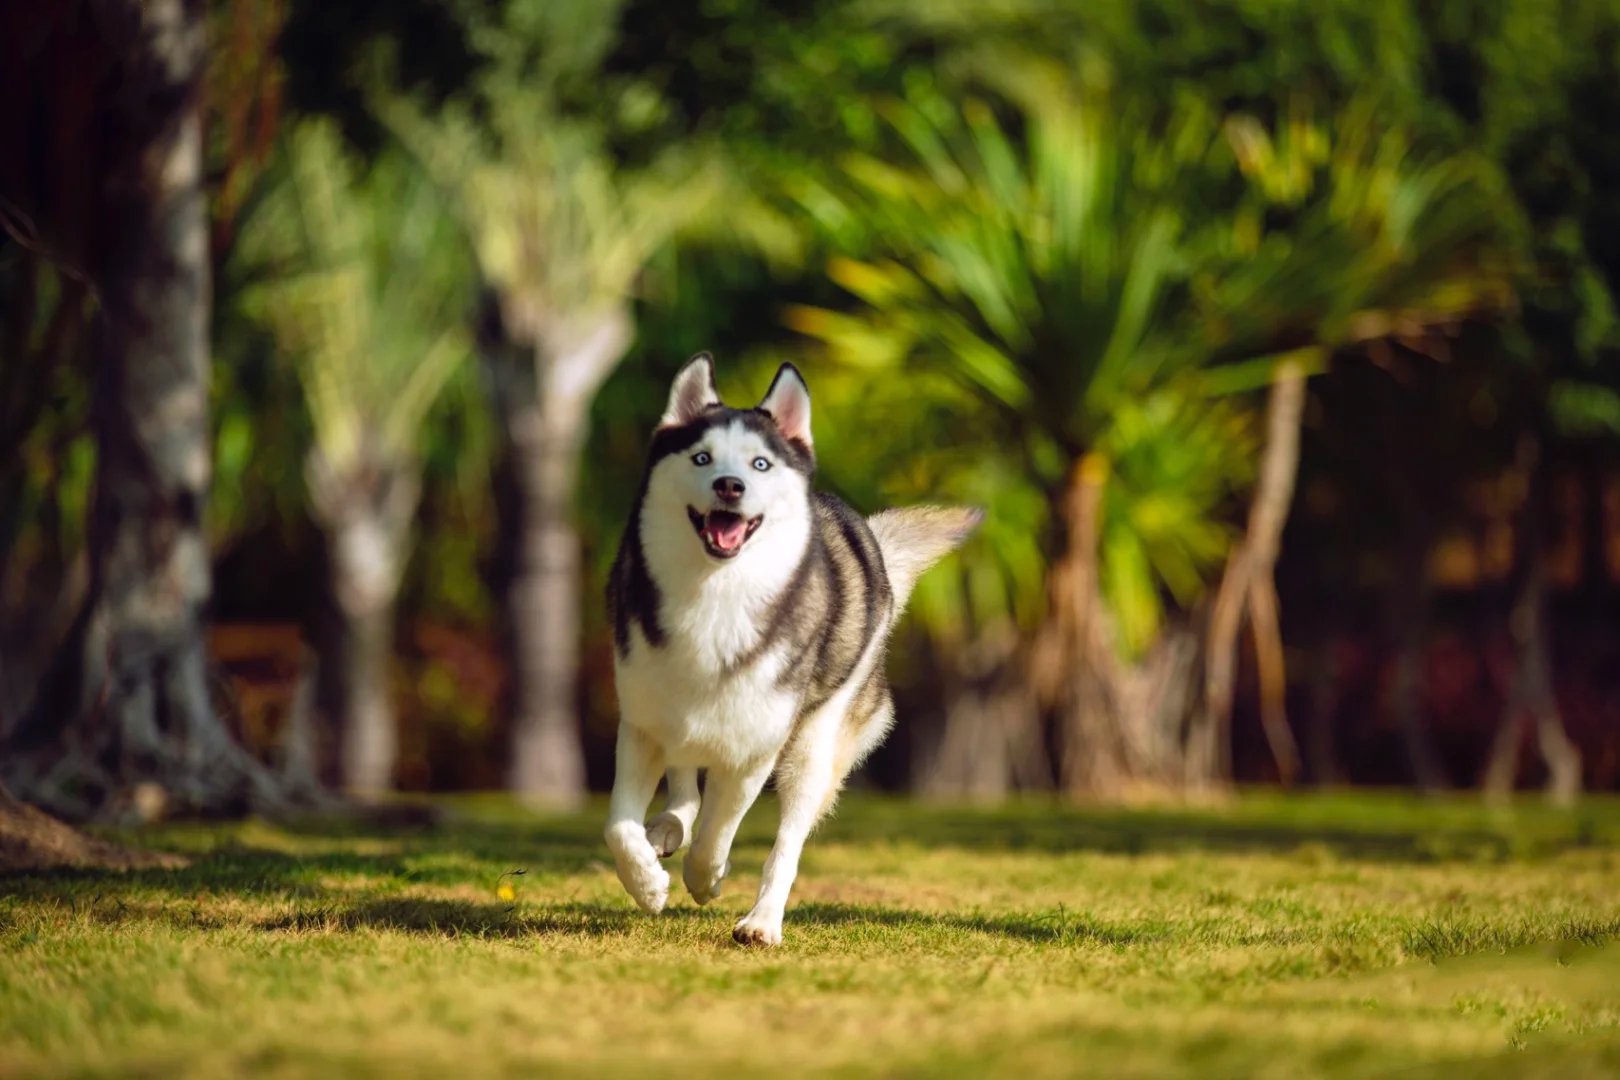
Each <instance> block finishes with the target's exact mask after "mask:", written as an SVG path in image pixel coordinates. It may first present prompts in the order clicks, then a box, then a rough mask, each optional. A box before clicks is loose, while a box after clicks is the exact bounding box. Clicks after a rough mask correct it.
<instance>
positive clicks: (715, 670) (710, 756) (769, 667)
mask: <svg viewBox="0 0 1620 1080" xmlns="http://www.w3.org/2000/svg"><path fill="white" fill-rule="evenodd" d="M671 614H672V615H674V618H672V619H670V620H669V621H670V625H669V626H668V627H667V628H666V633H667V639H666V641H665V642H664V644H663V646H662V647H661V648H657V649H654V648H652V647H650V646H649V645H648V644H647V641H646V639H645V638H644V637H643V636H642V635H641V633H640V631H639V630H637V631H636V632H635V633H634V634H633V643H632V647H631V650H630V655H629V656H628V657H621V658H619V659H618V662H617V663H616V665H615V674H616V676H617V679H616V681H617V685H618V690H619V706H620V710H621V714H622V721H623V722H624V723H629V724H634V725H635V726H636V727H638V728H641V729H642V730H644V731H646V732H647V733H648V734H649V735H652V736H653V737H654V738H655V739H657V740H658V742H659V743H660V744H661V745H662V746H663V747H664V752H665V755H666V758H667V764H669V765H689V766H699V767H704V766H710V765H724V766H732V767H735V766H742V765H745V764H747V763H750V762H756V761H760V760H762V759H764V758H767V757H773V756H775V754H776V753H777V752H778V751H779V750H780V749H781V748H782V744H783V743H785V742H786V741H787V737H788V734H789V732H790V730H791V728H792V725H793V717H794V713H795V711H796V708H797V699H796V697H795V695H794V694H793V693H791V692H790V691H787V690H784V689H782V688H781V687H780V686H779V685H778V676H779V675H780V674H781V671H782V667H783V665H784V663H785V662H786V659H787V658H786V656H785V655H784V653H783V650H782V649H781V648H780V647H778V648H775V649H771V650H767V651H765V652H764V653H763V654H762V655H758V656H753V655H750V652H751V650H752V649H753V648H754V647H755V646H756V644H757V643H758V639H759V634H760V626H759V622H758V619H757V617H756V615H755V613H753V612H751V611H748V610H747V609H746V606H735V605H734V606H731V607H727V606H726V605H724V604H717V605H705V604H691V605H682V606H681V607H680V608H678V609H677V610H676V611H674V612H671Z"/></svg>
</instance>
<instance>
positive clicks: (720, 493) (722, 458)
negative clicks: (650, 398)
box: [642, 353, 816, 565]
mask: <svg viewBox="0 0 1620 1080" xmlns="http://www.w3.org/2000/svg"><path fill="white" fill-rule="evenodd" d="M815 461H816V459H815V452H814V450H813V449H812V443H811V439H810V391H809V390H808V389H807V388H806V387H805V385H804V380H803V379H802V378H800V376H799V372H798V370H797V369H796V368H795V367H794V366H793V365H792V364H783V365H782V367H781V369H780V370H778V371H777V373H776V378H775V379H774V380H772V382H771V388H770V391H769V392H768V393H766V395H765V399H764V400H763V401H761V402H760V403H759V405H757V406H755V407H754V408H752V409H731V408H727V407H726V405H725V404H724V403H723V402H722V401H721V400H720V395H719V394H718V393H717V392H716V391H715V388H714V362H713V360H712V359H711V358H710V357H709V354H708V353H699V354H698V355H697V356H694V357H693V358H692V359H691V360H689V361H688V362H687V364H686V366H685V367H683V368H682V369H681V371H680V374H679V375H677V376H675V383H674V385H673V386H671V387H670V391H669V403H668V405H667V406H666V407H665V409H664V415H663V417H662V418H661V419H660V420H659V423H658V430H657V431H656V432H655V433H654V434H653V443H652V453H651V457H650V461H649V464H648V472H647V492H646V499H645V502H644V503H643V505H642V515H643V520H642V530H643V535H649V534H652V535H657V536H659V537H660V538H661V542H662V543H664V544H676V543H684V544H685V545H687V546H688V547H689V548H690V550H691V554H692V555H693V557H694V558H695V559H697V560H703V561H707V562H709V563H710V564H715V565H718V564H724V563H728V562H731V561H732V560H737V559H741V558H742V557H743V556H744V555H745V553H746V552H750V551H752V550H757V549H760V548H764V547H769V546H772V545H773V544H774V543H775V542H776V541H781V540H787V539H790V538H791V539H793V540H794V541H795V542H796V543H795V546H798V544H801V543H802V541H803V537H805V536H806V535H807V534H808V523H809V519H810V482H811V478H812V476H813V475H814V473H815ZM677 526H679V528H677ZM679 533H684V537H682V539H681V540H680V541H677V540H676V539H675V538H674V536H672V535H671V534H679Z"/></svg>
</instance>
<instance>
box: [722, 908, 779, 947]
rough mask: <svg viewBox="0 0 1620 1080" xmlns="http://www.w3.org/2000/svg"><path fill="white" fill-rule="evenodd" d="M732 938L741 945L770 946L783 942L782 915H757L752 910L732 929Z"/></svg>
mask: <svg viewBox="0 0 1620 1080" xmlns="http://www.w3.org/2000/svg"><path fill="white" fill-rule="evenodd" d="M731 937H732V940H733V941H735V942H736V943H737V944H739V945H749V946H758V947H761V948H769V947H770V946H772V945H780V944H782V917H781V916H780V915H778V916H777V917H775V918H771V917H770V916H768V915H765V916H761V915H756V914H754V912H752V911H750V912H749V913H748V914H747V915H744V916H743V917H742V918H741V919H738V920H737V925H736V926H734V927H733V928H732V930H731Z"/></svg>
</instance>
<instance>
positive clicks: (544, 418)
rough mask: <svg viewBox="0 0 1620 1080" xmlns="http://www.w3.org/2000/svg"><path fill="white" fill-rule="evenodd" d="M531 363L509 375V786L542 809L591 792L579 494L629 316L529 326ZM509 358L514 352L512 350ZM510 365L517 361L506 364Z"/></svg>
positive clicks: (522, 332)
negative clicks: (585, 739)
mask: <svg viewBox="0 0 1620 1080" xmlns="http://www.w3.org/2000/svg"><path fill="white" fill-rule="evenodd" d="M507 326H508V328H510V329H513V330H516V331H517V332H518V334H519V337H520V340H521V338H523V337H532V339H533V354H532V355H533V368H532V371H531V372H525V373H522V375H520V376H519V375H516V373H514V372H511V371H507V372H505V373H504V374H503V375H501V376H498V378H502V379H504V380H505V382H506V385H507V392H506V394H505V402H504V406H503V410H502V411H503V412H504V414H505V417H506V425H505V426H506V431H507V436H508V439H509V440H510V446H509V453H510V455H511V466H512V471H513V479H514V481H515V483H514V484H513V485H512V492H511V494H512V495H513V497H514V502H515V506H513V507H512V508H510V510H509V511H508V515H509V517H510V519H511V524H512V531H513V532H514V536H513V541H514V550H513V551H512V552H511V553H510V555H511V566H510V567H509V576H508V580H507V583H506V588H505V592H506V609H507V624H508V633H509V635H510V638H511V643H512V667H513V671H512V674H513V684H514V685H513V700H512V769H511V785H512V790H513V791H514V792H516V793H517V794H518V795H519V797H521V798H523V799H524V800H525V801H528V802H530V803H534V804H537V805H544V806H576V805H578V804H579V803H580V802H581V801H582V800H583V798H584V795H585V760H584V752H583V749H582V747H581V742H580V730H579V706H578V693H579V691H578V687H579V637H580V577H581V572H580V571H581V558H580V544H579V533H578V530H577V529H576V528H575V525H574V514H573V501H574V490H575V484H576V483H577V480H578V476H579V466H580V453H581V450H582V448H583V446H584V441H585V436H586V434H587V431H588V421H589V410H590V405H591V401H592V400H593V399H594V397H595V395H596V391H597V388H598V387H600V385H601V383H602V381H603V380H604V379H606V378H607V376H608V374H609V373H611V372H612V370H613V368H614V366H615V365H617V364H618V362H619V360H620V358H621V357H622V356H623V355H624V351H625V349H626V348H628V347H629V344H630V334H631V322H630V316H629V312H628V311H626V310H624V309H622V308H612V309H609V310H607V311H605V312H600V313H597V314H595V315H592V316H588V317H578V318H572V319H562V318H557V319H550V320H546V321H543V322H541V323H540V324H539V325H537V326H534V327H532V328H527V330H526V329H525V328H524V327H523V326H522V325H521V324H519V325H518V326H517V327H513V326H512V322H511V321H510V320H509V321H508V322H507ZM508 357H510V353H509V352H508ZM508 363H510V360H508Z"/></svg>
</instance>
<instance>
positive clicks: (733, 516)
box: [686, 506, 765, 559]
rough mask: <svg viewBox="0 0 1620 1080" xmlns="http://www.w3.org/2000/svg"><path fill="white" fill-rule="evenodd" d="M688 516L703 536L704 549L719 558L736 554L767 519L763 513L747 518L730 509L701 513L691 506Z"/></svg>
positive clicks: (687, 511) (688, 508)
mask: <svg viewBox="0 0 1620 1080" xmlns="http://www.w3.org/2000/svg"><path fill="white" fill-rule="evenodd" d="M686 516H687V517H689V518H691V519H692V528H694V529H696V530H697V534H698V536H699V537H700V538H702V540H703V547H704V550H706V551H707V552H708V553H709V554H710V555H713V556H714V557H715V558H717V559H729V558H732V557H733V556H735V555H736V554H737V552H739V551H741V550H742V548H743V545H744V544H746V543H747V542H748V538H749V537H750V536H753V535H754V530H755V529H757V528H759V523H760V522H762V521H764V520H765V516H764V515H763V514H761V515H759V516H758V517H751V518H745V517H743V516H742V515H741V514H738V513H733V512H732V511H730V510H710V511H709V512H708V513H706V514H700V513H698V512H697V511H696V510H694V509H692V508H691V507H690V506H688V507H687V508H686Z"/></svg>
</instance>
